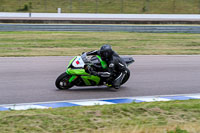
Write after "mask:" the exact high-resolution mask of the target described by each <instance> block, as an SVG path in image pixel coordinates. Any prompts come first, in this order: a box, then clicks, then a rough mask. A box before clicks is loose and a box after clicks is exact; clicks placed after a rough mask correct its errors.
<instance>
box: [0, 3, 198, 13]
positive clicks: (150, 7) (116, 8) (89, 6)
mask: <svg viewBox="0 0 200 133" xmlns="http://www.w3.org/2000/svg"><path fill="white" fill-rule="evenodd" d="M0 3H1V4H0V12H16V11H18V12H28V11H30V10H31V11H32V12H54V13H56V12H57V8H62V12H63V13H135V14H141V13H146V14H147V13H152V14H161V13H163V14H171V13H174V14H180V13H181V14H199V12H200V4H199V0H42V1H41V0H12V1H9V0H0ZM30 7H31V8H30Z"/></svg>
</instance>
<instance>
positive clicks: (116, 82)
mask: <svg viewBox="0 0 200 133" xmlns="http://www.w3.org/2000/svg"><path fill="white" fill-rule="evenodd" d="M86 54H87V55H99V56H100V57H101V58H102V60H103V61H105V62H106V63H107V65H108V67H107V69H106V72H96V71H94V69H92V67H89V68H88V71H89V73H90V74H92V75H95V76H101V77H108V80H109V81H108V82H109V83H111V84H112V85H113V87H114V88H115V89H119V87H120V85H121V83H122V81H123V79H124V77H125V75H126V73H127V71H128V69H127V65H126V63H125V62H124V61H123V60H122V59H121V58H120V56H119V55H118V54H117V53H116V52H115V51H113V50H112V48H111V46H110V45H108V44H105V45H103V46H101V48H100V50H94V51H90V52H87V53H86Z"/></svg>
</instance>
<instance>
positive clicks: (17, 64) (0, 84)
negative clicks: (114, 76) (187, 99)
mask: <svg viewBox="0 0 200 133" xmlns="http://www.w3.org/2000/svg"><path fill="white" fill-rule="evenodd" d="M133 57H134V59H135V60H136V62H135V63H133V64H132V65H131V66H129V68H130V70H131V77H130V79H129V80H128V82H127V83H126V84H124V85H123V86H122V87H121V89H119V90H118V91H114V90H113V89H109V88H107V87H73V88H72V89H70V90H62V91H61V90H58V89H57V88H56V87H55V85H54V82H55V80H56V78H57V76H58V75H59V74H61V73H62V72H64V71H65V69H66V66H67V63H68V62H69V60H70V59H72V57H63V56H59V57H0V104H15V103H30V102H47V101H62V100H80V99H97V98H114V97H132V96H151V95H171V94H188V93H200V69H199V68H200V56H199V55H197V56H187V55H185V56H179V55H177V56H162V55H160V56H151V55H148V56H133Z"/></svg>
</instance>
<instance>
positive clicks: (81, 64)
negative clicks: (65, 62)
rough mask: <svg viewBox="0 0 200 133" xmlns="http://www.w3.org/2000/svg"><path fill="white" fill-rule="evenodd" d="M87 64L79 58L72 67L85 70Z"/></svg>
mask: <svg viewBox="0 0 200 133" xmlns="http://www.w3.org/2000/svg"><path fill="white" fill-rule="evenodd" d="M84 65H85V63H84V62H83V60H82V58H81V56H77V57H76V59H75V60H74V61H73V62H72V66H73V67H75V68H83V67H84Z"/></svg>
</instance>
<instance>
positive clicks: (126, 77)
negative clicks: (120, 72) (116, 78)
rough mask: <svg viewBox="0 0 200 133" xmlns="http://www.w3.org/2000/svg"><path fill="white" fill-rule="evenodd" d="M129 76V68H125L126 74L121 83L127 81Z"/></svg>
mask: <svg viewBox="0 0 200 133" xmlns="http://www.w3.org/2000/svg"><path fill="white" fill-rule="evenodd" d="M129 77H130V70H129V69H127V74H126V75H125V77H124V79H123V81H122V83H121V85H123V84H124V83H126V82H127V81H128V79H129Z"/></svg>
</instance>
